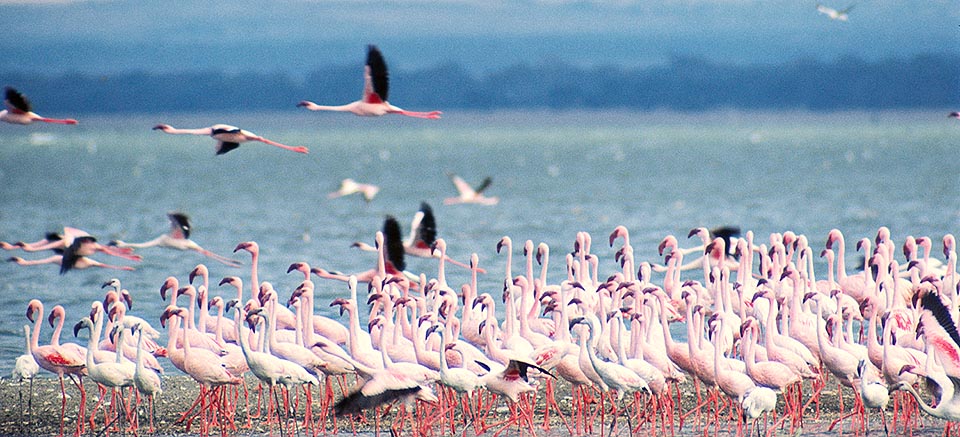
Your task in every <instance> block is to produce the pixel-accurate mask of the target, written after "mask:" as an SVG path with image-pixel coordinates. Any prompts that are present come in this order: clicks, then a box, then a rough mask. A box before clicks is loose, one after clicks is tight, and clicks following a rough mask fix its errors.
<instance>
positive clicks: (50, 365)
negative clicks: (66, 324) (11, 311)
mask: <svg viewBox="0 0 960 437" xmlns="http://www.w3.org/2000/svg"><path fill="white" fill-rule="evenodd" d="M42 318H43V303H42V302H40V301H39V300H38V299H33V300H31V301H30V302H29V303H28V304H27V320H30V321H31V322H33V323H34V325H33V334H32V335H31V337H30V352H31V353H32V354H33V359H34V360H36V361H37V364H39V365H40V368H42V369H44V370H46V371H48V372H51V373H54V374H56V375H57V377H58V378H59V379H60V399H61V402H60V435H61V436H62V435H63V423H64V420H63V418H64V416H65V415H66V408H67V392H66V389H65V388H64V385H63V375H67V376H69V377H70V380H71V381H73V383H74V384H75V385H76V386H77V388H78V389H79V390H80V411H79V413H78V420H77V434H78V435H79V434H81V433H83V423H84V421H83V416H84V413H83V410H84V405H86V400H87V392H86V390H84V389H83V380H82V377H83V376H84V375H86V374H87V369H86V364H85V362H86V355H87V353H86V350H85V349H83V350H82V351H83V352H82V353H80V352H79V351H78V350H76V349H70V348H66V347H63V346H60V344H59V341H58V342H53V341H51V344H49V345H43V346H40V345H39V343H38V342H39V339H40V325H42V324H43V322H42V320H41V319H42ZM55 334H59V330H57V331H55ZM58 337H59V335H58ZM74 376H77V377H80V378H81V379H80V381H79V382H78V381H75V380H74V379H73V377H74Z"/></svg>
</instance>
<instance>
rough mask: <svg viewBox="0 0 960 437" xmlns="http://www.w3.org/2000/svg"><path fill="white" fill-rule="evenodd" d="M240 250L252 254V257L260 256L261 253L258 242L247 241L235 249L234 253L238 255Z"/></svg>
mask: <svg viewBox="0 0 960 437" xmlns="http://www.w3.org/2000/svg"><path fill="white" fill-rule="evenodd" d="M240 250H246V251H247V252H250V254H251V255H258V254H259V253H260V245H258V244H257V242H256V241H245V242H243V243H240V244H238V245H237V247H235V248H234V249H233V252H234V253H236V252H238V251H240Z"/></svg>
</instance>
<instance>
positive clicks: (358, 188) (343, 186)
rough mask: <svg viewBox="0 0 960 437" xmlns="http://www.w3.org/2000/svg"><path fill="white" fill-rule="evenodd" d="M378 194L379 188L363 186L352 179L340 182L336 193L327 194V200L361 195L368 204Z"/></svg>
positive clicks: (368, 185)
mask: <svg viewBox="0 0 960 437" xmlns="http://www.w3.org/2000/svg"><path fill="white" fill-rule="evenodd" d="M379 192H380V187H378V186H376V185H373V184H364V183H360V182H357V181H355V180H353V179H350V178H346V179H344V180H342V181H340V188H338V189H337V191H334V192H332V193H330V194H327V199H336V198H338V197H343V196H349V195H351V194H357V193H360V194H361V195H363V200H366V201H367V202H370V201H371V200H373V198H374V197H376V195H377V193H379Z"/></svg>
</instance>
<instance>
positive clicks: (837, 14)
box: [817, 3, 854, 21]
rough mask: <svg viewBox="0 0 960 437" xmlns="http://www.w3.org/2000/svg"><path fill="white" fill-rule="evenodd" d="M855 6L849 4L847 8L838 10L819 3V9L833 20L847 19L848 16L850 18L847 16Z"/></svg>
mask: <svg viewBox="0 0 960 437" xmlns="http://www.w3.org/2000/svg"><path fill="white" fill-rule="evenodd" d="M853 6H854V5H850V6H847V8H846V9H841V10H839V11H838V10H836V9H833V8H829V7H826V6H824V5H822V4H819V3H817V11H818V12H820V13H821V14H824V15H826V16H827V17H830V19H831V20H837V21H847V18H849V17H848V16H847V13H848V12H850V10H851V9H853Z"/></svg>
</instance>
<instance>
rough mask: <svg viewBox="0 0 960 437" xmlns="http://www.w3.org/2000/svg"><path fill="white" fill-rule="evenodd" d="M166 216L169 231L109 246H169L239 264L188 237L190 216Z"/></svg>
mask: <svg viewBox="0 0 960 437" xmlns="http://www.w3.org/2000/svg"><path fill="white" fill-rule="evenodd" d="M167 218H168V219H169V220H170V232H167V233H166V234H163V235H161V236H159V237H157V238H154V239H152V240H150V241H145V242H143V243H127V242H125V241H122V240H113V241H111V242H110V245H111V246H116V247H130V248H137V249H140V248H144V247H154V246H159V247H169V248H171V249H176V250H193V251H195V252H199V253H200V254H202V255H204V256H208V257H210V258H213V259H215V260H217V261H219V262H221V263H224V264H226V265H228V266H233V267H238V266H240V265H241V263H240V261H237V260H233V259H230V258H227V257H225V256H222V255H218V254H216V253H213V252H211V251H209V250H206V249H204V248H203V247H201V246H200V245H199V244H197V243H196V242H194V241H193V240H191V239H190V230H191V229H193V228H192V226H191V225H190V217H188V216H187V215H186V214H184V213H182V212H168V213H167Z"/></svg>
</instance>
